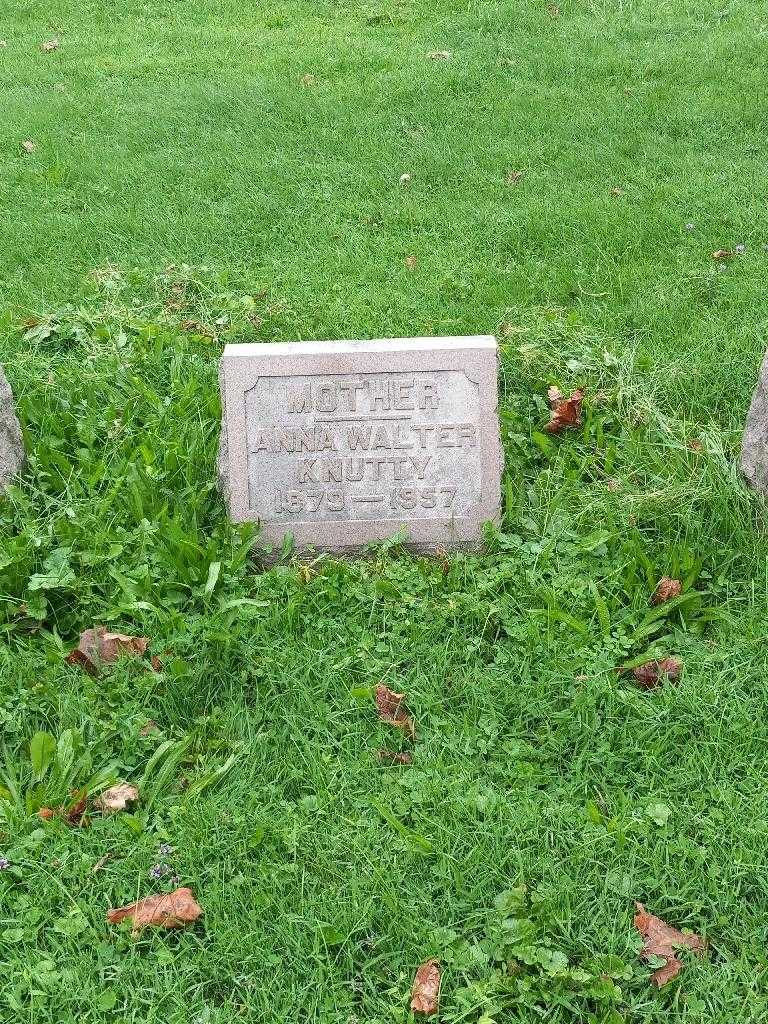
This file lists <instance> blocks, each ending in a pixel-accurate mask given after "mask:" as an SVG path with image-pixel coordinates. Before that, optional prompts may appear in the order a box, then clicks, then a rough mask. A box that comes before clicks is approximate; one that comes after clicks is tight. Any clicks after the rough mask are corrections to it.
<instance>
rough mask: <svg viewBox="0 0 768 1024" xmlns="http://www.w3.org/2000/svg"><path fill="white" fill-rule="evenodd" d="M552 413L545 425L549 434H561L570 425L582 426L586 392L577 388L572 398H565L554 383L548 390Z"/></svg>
mask: <svg viewBox="0 0 768 1024" xmlns="http://www.w3.org/2000/svg"><path fill="white" fill-rule="evenodd" d="M547 399H548V401H549V407H550V414H549V417H550V418H549V423H547V425H546V426H545V427H544V429H545V430H546V431H547V433H548V434H559V433H560V431H561V430H565V429H566V428H568V427H579V426H581V404H582V402H583V401H584V392H583V391H582V390H581V388H577V390H576V391H574V392H573V394H572V395H571V397H570V398H565V397H564V395H563V393H562V391H561V390H560V388H557V387H555V386H554V385H552V387H550V388H549V389H548V391H547Z"/></svg>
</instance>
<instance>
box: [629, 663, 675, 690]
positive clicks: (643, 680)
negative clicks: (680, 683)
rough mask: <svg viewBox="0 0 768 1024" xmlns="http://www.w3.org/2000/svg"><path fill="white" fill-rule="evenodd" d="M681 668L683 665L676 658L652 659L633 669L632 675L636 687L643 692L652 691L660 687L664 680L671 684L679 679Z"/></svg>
mask: <svg viewBox="0 0 768 1024" xmlns="http://www.w3.org/2000/svg"><path fill="white" fill-rule="evenodd" d="M682 668H683V663H682V662H681V661H680V660H679V659H678V658H660V659H659V658H654V659H653V660H652V661H646V662H645V663H644V664H642V665H638V666H637V667H636V668H633V669H632V675H633V676H634V677H635V680H636V682H637V684H638V686H642V687H643V689H644V690H652V689H654V687H656V686H661V684H662V683H663V682H664V680H665V679H669V680H670V681H672V682H674V681H675V680H676V679H679V678H680V672H681V671H682Z"/></svg>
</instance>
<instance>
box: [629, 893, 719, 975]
mask: <svg viewBox="0 0 768 1024" xmlns="http://www.w3.org/2000/svg"><path fill="white" fill-rule="evenodd" d="M635 906H636V908H637V913H636V914H635V918H634V924H635V928H637V930H638V931H639V932H640V934H641V935H642V937H643V939H644V940H645V941H644V942H643V948H642V949H641V950H640V956H641V957H642V959H643V960H649V959H650V958H651V957H654V956H659V957H662V958H663V959H664V960H666V963H665V964H664V966H663V967H659V969H658V970H656V971H654V972H653V974H652V975H651V981H652V982H653V983H654V985H657V986H658V987H659V988H661V986H662V985H666V984H667V982H668V981H671V980H672V979H673V978H676V977H677V975H678V974H679V973H680V971H681V970H682V969H683V965H682V963H681V962H680V960H678V959H677V957H676V956H675V949H676V948H679V947H680V946H685V947H686V948H687V949H690V950H692V951H693V952H694V953H696V954H697V956H703V954H704V950H705V949H706V944H705V942H704V940H703V939H701V938H699V936H698V935H693V934H688V935H686V934H685V932H681V931H678V930H677V928H672V927H671V925H668V924H667V923H666V921H662V919H661V918H660V917H656V916H655V915H654V914H649V913H648V912H647V910H646V909H645V907H644V906H643V904H642V903H636V904H635Z"/></svg>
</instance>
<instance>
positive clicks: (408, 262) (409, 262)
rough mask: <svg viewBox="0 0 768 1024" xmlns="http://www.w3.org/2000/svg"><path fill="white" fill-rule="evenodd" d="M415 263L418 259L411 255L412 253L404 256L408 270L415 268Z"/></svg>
mask: <svg viewBox="0 0 768 1024" xmlns="http://www.w3.org/2000/svg"><path fill="white" fill-rule="evenodd" d="M417 263H418V260H417V259H416V257H415V256H414V255H413V253H411V255H410V256H406V258H405V265H406V267H407V268H408V269H409V270H415V269H416V264H417Z"/></svg>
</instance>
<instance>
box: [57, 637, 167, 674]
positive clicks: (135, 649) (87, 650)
mask: <svg viewBox="0 0 768 1024" xmlns="http://www.w3.org/2000/svg"><path fill="white" fill-rule="evenodd" d="M148 646H149V640H148V639H147V638H146V637H145V636H126V635H125V633H109V632H107V627H106V626H95V627H94V628H93V629H86V630H85V631H84V632H83V633H81V634H80V642H79V643H78V645H77V647H76V648H75V650H74V651H70V653H69V654H68V655H67V657H66V659H65V660H66V662H67V664H69V665H80V666H82V668H83V669H85V671H86V672H88V673H89V674H90V675H92V676H97V675H98V674H99V668H100V667H101V666H102V665H114V663H115V662H116V661H117V659H118V658H119V657H120V656H121V655H122V654H126V655H130V656H132V657H141V655H142V654H144V653H145V652H146V650H147V647H148Z"/></svg>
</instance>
